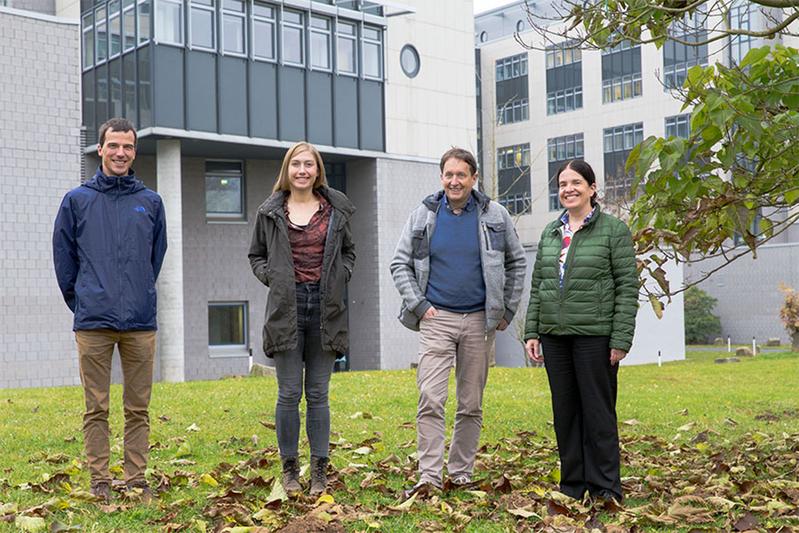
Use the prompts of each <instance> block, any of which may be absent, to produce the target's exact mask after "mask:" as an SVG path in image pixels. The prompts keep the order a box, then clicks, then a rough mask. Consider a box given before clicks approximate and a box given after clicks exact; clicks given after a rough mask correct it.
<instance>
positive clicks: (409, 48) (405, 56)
mask: <svg viewBox="0 0 799 533" xmlns="http://www.w3.org/2000/svg"><path fill="white" fill-rule="evenodd" d="M400 67H402V72H404V73H405V75H406V76H408V77H409V78H415V77H416V75H417V74H419V67H420V62H419V52H417V51H416V48H415V47H414V46H413V45H411V44H406V45H405V46H403V47H402V50H401V51H400ZM477 91H478V93H479V91H480V84H479V83H478V84H477ZM478 96H479V94H478Z"/></svg>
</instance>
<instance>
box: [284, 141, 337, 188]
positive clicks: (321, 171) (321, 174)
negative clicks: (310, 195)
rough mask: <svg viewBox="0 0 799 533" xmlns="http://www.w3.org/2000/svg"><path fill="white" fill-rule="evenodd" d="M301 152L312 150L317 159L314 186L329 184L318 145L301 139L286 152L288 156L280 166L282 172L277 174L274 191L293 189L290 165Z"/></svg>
mask: <svg viewBox="0 0 799 533" xmlns="http://www.w3.org/2000/svg"><path fill="white" fill-rule="evenodd" d="M301 152H311V155H313V157H314V159H315V160H316V169H317V175H316V181H314V184H313V188H314V189H318V188H319V187H322V186H325V187H326V186H327V177H326V176H325V164H324V162H323V161H322V154H320V153H319V150H317V149H316V146H314V145H312V144H311V143H307V142H305V141H301V142H298V143H297V144H295V145H294V146H292V147H291V148H289V149H288V152H286V156H285V157H284V158H283V164H282V165H281V166H280V174H278V176H277V181H276V182H275V186H274V187H272V192H277V191H290V190H291V181H289V165H290V164H291V160H292V159H293V158H294V156H296V155H297V154H299V153H301Z"/></svg>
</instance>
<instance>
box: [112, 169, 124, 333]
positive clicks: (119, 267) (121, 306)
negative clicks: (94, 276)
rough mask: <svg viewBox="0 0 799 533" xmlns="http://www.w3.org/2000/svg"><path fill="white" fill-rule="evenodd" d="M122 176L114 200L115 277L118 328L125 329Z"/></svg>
mask: <svg viewBox="0 0 799 533" xmlns="http://www.w3.org/2000/svg"><path fill="white" fill-rule="evenodd" d="M121 179H122V178H119V177H118V178H117V179H116V182H117V191H116V197H115V199H114V202H115V203H116V210H115V211H116V216H117V227H116V237H117V238H116V241H117V275H118V277H117V279H118V280H119V329H120V330H124V329H125V314H124V313H125V305H124V299H125V291H124V290H123V288H122V257H121V255H122V253H121V252H122V235H121V234H120V224H119V194H120V191H121V186H120V180H121Z"/></svg>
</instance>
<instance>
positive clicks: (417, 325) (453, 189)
mask: <svg viewBox="0 0 799 533" xmlns="http://www.w3.org/2000/svg"><path fill="white" fill-rule="evenodd" d="M440 168H441V185H442V187H443V190H441V191H438V192H437V193H434V194H432V195H430V196H428V197H427V198H426V199H425V200H424V201H423V202H422V205H420V206H419V207H417V208H416V209H415V210H414V211H413V213H411V216H410V218H409V219H408V222H407V223H406V224H405V228H404V229H403V232H402V236H401V237H400V241H399V243H398V244H397V249H396V251H395V253H394V259H393V260H392V261H391V274H392V276H393V277H394V284H395V285H396V286H397V289H398V290H399V292H400V295H401V296H402V309H401V310H400V317H399V318H400V321H401V322H402V324H403V325H405V326H406V327H408V328H410V329H413V330H415V331H419V332H420V339H419V341H420V347H419V365H418V369H417V376H416V381H417V386H418V388H419V405H418V410H417V415H416V431H417V443H418V449H417V455H418V459H419V480H418V482H417V483H416V484H415V485H414V486H413V487H412V488H411V489H409V490H408V491H406V496H410V495H412V494H415V493H417V492H419V491H428V490H429V489H430V487H431V486H433V487H439V488H440V487H441V486H442V471H443V467H444V434H445V420H444V404H445V402H446V399H447V383H448V381H449V373H450V369H451V368H452V366H453V365H454V366H455V377H456V383H457V389H456V394H457V401H458V408H457V413H456V415H455V428H454V432H453V435H452V443H451V445H450V449H449V460H448V463H447V471H448V474H449V476H450V481H451V483H452V484H454V485H468V484H470V483H471V481H472V470H473V468H474V459H475V455H476V453H477V446H478V443H479V440H480V430H481V429H482V422H483V411H482V403H483V390H484V389H485V384H486V379H487V378H488V367H489V354H490V351H491V347H492V345H493V343H494V336H495V333H496V330H504V329H505V328H507V327H508V324H510V322H511V320H512V319H513V315H514V314H515V313H516V308H517V307H518V305H519V299H520V297H521V293H522V286H523V284H524V275H525V258H524V249H523V248H522V246H521V243H520V242H519V237H518V235H517V233H516V229H515V228H514V227H513V221H512V220H511V217H510V215H509V214H508V211H507V210H506V209H505V208H504V207H502V206H501V205H499V204H498V203H497V202H494V201H491V200H490V199H489V198H488V197H486V196H485V195H483V194H481V193H480V192H479V191H477V190H475V189H474V186H475V184H476V183H477V163H476V161H475V158H474V156H473V155H472V154H471V153H470V152H468V151H467V150H463V149H460V148H452V149H450V150H449V151H447V152H446V153H445V154H444V155H443V156H442V158H441V163H440Z"/></svg>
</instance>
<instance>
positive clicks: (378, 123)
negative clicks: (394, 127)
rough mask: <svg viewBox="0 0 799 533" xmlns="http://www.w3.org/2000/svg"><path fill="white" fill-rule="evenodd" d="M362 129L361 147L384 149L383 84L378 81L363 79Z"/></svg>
mask: <svg viewBox="0 0 799 533" xmlns="http://www.w3.org/2000/svg"><path fill="white" fill-rule="evenodd" d="M360 84H361V91H360V93H361V98H360V102H359V104H360V113H359V122H360V124H359V125H360V128H359V129H360V131H361V149H363V150H377V151H381V152H382V151H383V150H384V146H385V142H384V139H383V132H384V131H385V128H384V127H383V121H384V120H385V117H384V113H383V84H382V83H380V82H377V81H371V80H361V81H360Z"/></svg>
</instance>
